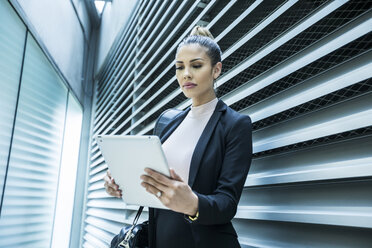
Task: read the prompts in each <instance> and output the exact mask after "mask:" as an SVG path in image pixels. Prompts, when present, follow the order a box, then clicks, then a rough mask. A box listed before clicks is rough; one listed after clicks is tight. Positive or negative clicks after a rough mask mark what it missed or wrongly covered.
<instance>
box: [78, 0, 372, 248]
mask: <svg viewBox="0 0 372 248" xmlns="http://www.w3.org/2000/svg"><path fill="white" fill-rule="evenodd" d="M134 11H135V13H134V15H133V17H132V19H131V20H130V24H129V25H128V27H127V28H126V29H125V30H124V31H123V33H120V34H118V35H119V36H120V39H118V43H117V44H115V46H114V48H113V49H112V51H111V55H110V56H111V57H110V58H109V59H108V60H107V63H106V64H105V65H104V66H103V67H102V68H101V70H100V72H99V74H98V75H97V84H96V95H95V112H94V127H93V130H92V135H97V134H151V133H152V129H153V127H154V123H155V121H156V119H157V117H158V116H159V114H160V113H161V112H162V111H164V110H165V109H167V108H171V107H177V108H180V109H184V108H186V107H187V106H189V105H190V103H191V102H190V100H188V99H186V98H185V97H184V95H183V94H182V92H181V90H180V89H179V88H178V85H177V82H176V79H175V71H174V64H173V63H174V62H173V61H174V56H175V50H176V47H177V45H178V44H179V42H180V41H181V40H182V39H183V38H184V37H185V36H187V35H188V33H189V32H190V31H191V29H192V28H193V27H194V26H195V25H196V24H201V25H204V26H207V27H208V28H209V29H210V30H211V32H212V33H213V35H214V36H215V37H216V38H215V39H216V41H217V42H218V44H219V45H220V46H221V49H222V51H223V57H222V58H223V73H222V75H221V77H220V78H219V79H218V80H217V86H218V95H219V97H220V98H221V99H223V100H224V101H225V102H226V103H227V104H228V105H229V106H230V107H232V108H234V109H235V110H237V111H239V112H241V113H243V114H247V115H249V116H250V117H251V118H252V120H253V128H254V130H253V142H254V143H253V147H254V155H253V157H254V159H253V161H252V167H251V170H250V172H249V175H248V178H247V181H246V184H245V189H244V191H243V195H242V198H241V201H240V203H239V208H238V212H237V214H236V216H235V218H234V220H233V223H234V226H235V227H236V229H237V231H238V234H239V241H240V243H241V245H242V246H243V247H370V245H371V243H372V224H371V223H372V197H371V193H370V192H372V149H371V147H372V81H371V76H372V49H371V48H372V43H371V38H372V35H371V31H372V10H371V2H370V1H342V0H337V1H320V0H319V1H296V0H288V1H262V0H261V1H260V0H257V1H253V0H252V1H243V0H240V1H223V0H215V1H141V2H140V3H139V4H138V6H137V7H136V9H135V10H134ZM106 169H107V165H106V164H105V163H104V160H103V158H102V156H101V154H100V152H99V149H98V147H97V144H96V143H95V141H94V140H93V142H92V144H91V163H90V172H89V184H88V186H87V187H88V192H87V205H86V218H85V229H84V231H85V233H84V237H83V239H84V240H83V244H84V247H106V246H107V244H108V243H109V241H110V240H111V238H112V237H113V235H114V234H115V233H117V232H118V231H119V229H120V227H122V225H123V224H130V223H131V220H132V219H133V217H134V214H135V210H136V207H134V206H125V204H124V203H122V202H121V201H120V200H117V199H114V198H112V197H109V196H108V195H107V194H106V193H105V190H104V187H103V180H102V178H103V176H104V174H105V173H106ZM142 218H143V219H146V218H147V216H146V212H145V214H144V215H143V216H142Z"/></svg>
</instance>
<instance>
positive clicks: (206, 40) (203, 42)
mask: <svg viewBox="0 0 372 248" xmlns="http://www.w3.org/2000/svg"><path fill="white" fill-rule="evenodd" d="M190 44H198V45H200V46H202V47H204V48H206V53H207V54H208V56H209V58H210V59H211V63H212V65H215V64H217V63H218V62H221V55H222V53H221V49H220V47H219V46H218V44H217V43H216V42H215V41H214V37H213V35H212V34H211V32H210V31H209V30H208V29H207V28H205V27H201V26H195V27H194V28H193V29H192V31H191V33H190V35H189V36H187V37H186V38H185V39H184V40H183V41H182V42H181V43H180V44H179V45H178V48H177V53H178V51H179V50H180V48H181V47H183V46H186V45H190Z"/></svg>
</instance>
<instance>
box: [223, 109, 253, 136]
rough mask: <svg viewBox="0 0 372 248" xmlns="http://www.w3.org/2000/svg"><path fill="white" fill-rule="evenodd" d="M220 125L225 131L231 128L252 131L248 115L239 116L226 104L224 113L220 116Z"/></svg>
mask: <svg viewBox="0 0 372 248" xmlns="http://www.w3.org/2000/svg"><path fill="white" fill-rule="evenodd" d="M223 104H225V103H223ZM221 124H223V126H224V127H225V130H226V131H227V130H231V129H233V128H239V129H240V128H244V129H249V130H251V129H252V120H251V118H250V117H249V116H248V115H243V114H240V113H238V112H237V111H235V110H233V109H232V108H230V107H229V106H227V105H226V104H225V111H224V112H223V114H222V115H221Z"/></svg>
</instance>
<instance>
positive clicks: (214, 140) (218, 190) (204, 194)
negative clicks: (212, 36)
mask: <svg viewBox="0 0 372 248" xmlns="http://www.w3.org/2000/svg"><path fill="white" fill-rule="evenodd" d="M189 111H190V108H188V109H186V110H185V111H183V112H181V113H180V114H179V115H177V116H176V117H175V118H174V119H173V120H172V121H171V122H170V123H169V124H168V125H167V126H166V127H165V128H164V130H163V132H162V133H161V134H160V135H159V136H160V139H161V142H162V143H163V142H164V141H165V140H166V139H167V138H168V137H169V136H170V135H171V134H172V132H173V131H174V130H175V129H176V128H177V127H178V125H179V124H180V123H181V122H182V121H183V119H184V118H185V117H186V115H187V113H188V112H189ZM251 159H252V123H251V119H250V118H249V116H246V115H241V114H239V113H237V112H236V111H234V110H232V109H231V108H230V107H228V106H227V105H226V104H225V103H224V102H223V101H222V100H219V101H218V103H217V106H216V109H215V111H214V113H213V114H212V116H211V118H210V120H209V122H208V123H207V125H206V127H205V129H204V131H203V133H202V135H201V137H200V139H199V141H198V143H197V145H196V147H195V150H194V153H193V155H192V159H191V165H190V174H189V181H188V184H189V185H190V187H191V188H192V190H193V191H194V192H195V193H196V194H197V196H198V197H199V218H198V219H197V220H196V221H194V222H193V223H190V224H188V225H190V226H191V229H192V235H193V238H194V241H195V247H221V248H222V247H223V248H226V247H229V248H233V247H240V246H239V243H238V241H237V235H236V232H235V230H234V228H233V226H232V223H231V220H232V219H233V217H234V216H235V214H236V210H237V206H238V202H239V199H240V196H241V193H242V190H243V187H244V183H245V180H246V177H247V174H248V170H249V167H250V164H251ZM156 211H157V210H156V209H152V208H150V209H149V244H150V247H151V248H154V247H155V246H154V245H155V230H154V229H155V221H156V219H155V214H156ZM185 221H186V220H185ZM169 238H177V237H169ZM156 248H161V247H156Z"/></svg>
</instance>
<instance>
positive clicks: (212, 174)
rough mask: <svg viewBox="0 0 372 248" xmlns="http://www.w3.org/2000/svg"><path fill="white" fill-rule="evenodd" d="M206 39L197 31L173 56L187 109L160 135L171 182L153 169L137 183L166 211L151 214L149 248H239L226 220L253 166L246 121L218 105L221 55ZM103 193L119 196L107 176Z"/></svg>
mask: <svg viewBox="0 0 372 248" xmlns="http://www.w3.org/2000/svg"><path fill="white" fill-rule="evenodd" d="M210 37H213V36H211V34H210V32H209V31H208V30H207V29H205V28H202V27H199V26H197V27H195V28H194V30H193V31H192V33H191V35H190V36H189V37H187V38H185V39H184V40H183V42H182V43H181V44H180V45H179V46H178V49H177V54H176V61H175V64H176V77H177V81H178V83H179V86H180V87H181V89H182V91H183V93H184V94H185V95H186V97H188V98H191V99H192V106H191V107H189V108H188V109H186V110H185V111H183V112H182V113H181V114H179V115H177V116H176V117H175V118H174V120H172V121H171V122H170V123H169V124H168V125H167V126H166V127H165V129H164V131H163V132H162V134H160V139H161V141H162V146H163V150H164V153H165V155H166V158H167V160H168V164H169V166H170V167H171V169H170V173H171V178H168V177H165V176H163V175H162V174H159V173H157V172H155V171H152V170H150V169H146V170H145V173H144V175H142V176H141V179H142V183H141V185H142V186H143V187H145V188H146V190H147V191H148V192H150V193H152V194H154V195H156V196H157V197H158V198H159V200H160V201H161V202H162V203H163V204H164V205H165V206H166V207H168V208H169V209H171V210H163V209H151V208H150V209H149V243H150V247H152V248H153V247H156V248H168V247H169V248H183V247H185V248H193V247H221V248H222V247H223V248H233V247H240V245H239V242H238V239H237V234H236V232H235V230H234V228H233V226H232V223H231V220H232V218H233V217H234V215H235V213H236V209H237V205H238V202H239V199H240V196H241V193H242V189H243V186H244V182H245V180H246V176H247V173H248V170H249V167H250V163H251V157H252V141H251V139H252V137H251V136H252V134H251V133H252V128H251V120H250V118H249V117H248V116H244V115H241V114H239V113H237V112H235V111H234V110H232V109H231V108H229V107H228V106H227V105H226V104H225V103H224V102H223V101H221V100H218V99H217V98H216V94H215V91H214V87H213V85H214V80H215V79H217V78H218V76H219V75H220V74H221V69H222V63H221V50H220V48H219V46H218V45H217V43H216V42H214V41H213V40H212V39H211V38H210ZM105 187H106V191H107V192H108V193H109V194H110V195H112V196H116V197H121V191H120V190H118V185H116V184H115V182H114V180H113V178H112V177H111V175H110V174H109V172H108V173H107V175H106V176H105Z"/></svg>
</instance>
